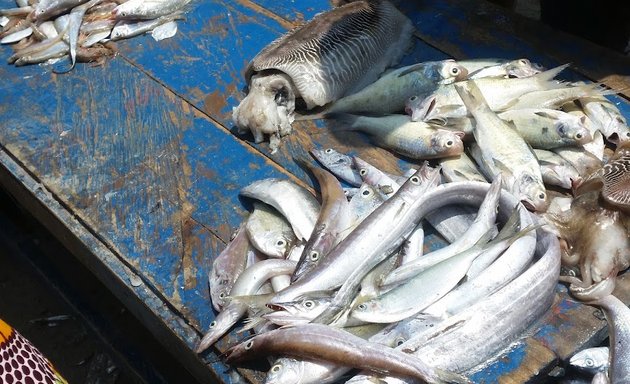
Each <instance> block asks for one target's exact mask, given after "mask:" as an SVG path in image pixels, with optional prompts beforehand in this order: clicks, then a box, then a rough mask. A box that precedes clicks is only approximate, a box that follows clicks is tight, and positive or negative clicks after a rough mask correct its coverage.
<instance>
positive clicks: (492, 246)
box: [350, 221, 519, 323]
mask: <svg viewBox="0 0 630 384" xmlns="http://www.w3.org/2000/svg"><path fill="white" fill-rule="evenodd" d="M518 225H519V223H518V221H514V224H513V225H512V226H509V227H508V226H506V228H504V231H503V232H501V233H499V235H498V236H497V238H496V239H494V240H492V241H491V242H489V243H487V242H488V240H489V237H490V236H488V235H491V233H487V234H486V236H484V237H482V238H481V239H480V241H479V242H478V243H477V244H475V245H474V246H472V247H470V248H469V249H466V250H465V251H463V252H461V253H458V254H456V255H453V256H451V257H450V258H448V259H445V260H443V261H441V262H438V263H436V264H435V265H433V266H431V267H429V268H427V269H425V270H423V271H421V272H420V273H417V274H415V275H414V276H412V277H410V278H409V279H408V280H407V281H405V282H404V283H402V284H401V285H399V286H397V287H395V288H393V289H392V290H390V291H388V292H387V293H385V294H383V295H381V296H379V297H376V298H374V299H371V300H369V301H367V302H363V303H361V304H359V305H357V306H356V307H355V308H354V309H353V310H352V312H351V313H350V316H351V317H353V318H356V319H358V320H362V321H366V322H370V323H393V322H396V321H400V320H403V319H406V318H408V317H411V316H413V315H416V314H418V313H419V312H420V311H422V310H423V309H424V308H426V307H428V306H429V305H431V304H433V303H434V302H436V301H437V300H439V299H440V298H442V297H444V296H445V295H446V294H447V293H448V292H449V291H451V290H452V289H453V288H454V287H455V286H456V285H457V284H458V283H459V281H460V280H461V279H462V278H463V277H464V276H465V275H466V272H467V271H468V269H469V268H470V266H471V264H472V262H473V261H474V260H475V259H476V258H477V257H480V256H481V255H482V254H484V253H493V254H494V255H498V254H500V253H501V252H503V251H504V250H505V249H506V248H507V247H509V246H510V245H511V244H512V243H513V242H514V241H515V240H516V239H518V236H517V233H518V232H517V231H518ZM486 243H487V244H486Z"/></svg>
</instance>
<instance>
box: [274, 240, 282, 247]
mask: <svg viewBox="0 0 630 384" xmlns="http://www.w3.org/2000/svg"><path fill="white" fill-rule="evenodd" d="M276 245H277V246H278V247H282V246H283V245H284V240H278V242H276Z"/></svg>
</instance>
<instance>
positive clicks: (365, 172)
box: [359, 168, 368, 176]
mask: <svg viewBox="0 0 630 384" xmlns="http://www.w3.org/2000/svg"><path fill="white" fill-rule="evenodd" d="M367 173H368V170H367V169H365V168H361V170H360V171H359V175H361V176H365V175H367Z"/></svg>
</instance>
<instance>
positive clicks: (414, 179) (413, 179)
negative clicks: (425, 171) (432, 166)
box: [409, 176, 420, 184]
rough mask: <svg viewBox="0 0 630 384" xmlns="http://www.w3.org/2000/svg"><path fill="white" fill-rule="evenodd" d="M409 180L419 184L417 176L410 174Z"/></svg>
mask: <svg viewBox="0 0 630 384" xmlns="http://www.w3.org/2000/svg"><path fill="white" fill-rule="evenodd" d="M409 181H411V184H420V178H419V177H418V176H412V177H411V178H410V179H409Z"/></svg>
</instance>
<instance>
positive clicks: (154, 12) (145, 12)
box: [112, 0, 191, 20]
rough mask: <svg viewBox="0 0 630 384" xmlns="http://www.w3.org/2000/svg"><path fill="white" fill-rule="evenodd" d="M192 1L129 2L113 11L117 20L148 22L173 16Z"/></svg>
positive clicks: (131, 0) (157, 0)
mask: <svg viewBox="0 0 630 384" xmlns="http://www.w3.org/2000/svg"><path fill="white" fill-rule="evenodd" d="M190 1H191V0H128V1H125V2H124V3H122V4H120V5H118V6H117V7H116V8H114V10H113V11H112V14H113V15H114V17H115V18H116V20H147V19H157V18H160V17H163V16H167V15H171V14H173V13H176V12H177V11H179V10H181V9H182V8H183V7H184V6H186V5H187V4H188V3H190Z"/></svg>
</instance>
